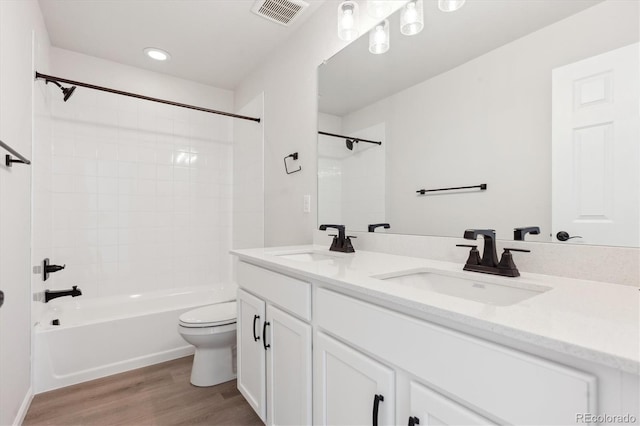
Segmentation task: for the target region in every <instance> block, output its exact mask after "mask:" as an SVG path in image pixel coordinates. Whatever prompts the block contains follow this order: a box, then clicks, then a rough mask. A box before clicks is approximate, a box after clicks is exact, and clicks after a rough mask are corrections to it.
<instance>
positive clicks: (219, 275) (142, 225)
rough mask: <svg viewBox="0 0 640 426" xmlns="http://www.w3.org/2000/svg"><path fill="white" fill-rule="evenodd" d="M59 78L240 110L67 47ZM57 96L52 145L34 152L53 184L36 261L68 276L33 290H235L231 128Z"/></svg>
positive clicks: (78, 94)
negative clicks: (46, 261)
mask: <svg viewBox="0 0 640 426" xmlns="http://www.w3.org/2000/svg"><path fill="white" fill-rule="evenodd" d="M51 74H52V75H55V76H59V77H63V78H67V79H71V80H78V81H82V82H87V83H91V84H96V85H101V86H106V87H111V88H116V89H120V90H128V91H132V92H134V93H140V94H143V95H147V96H155V97H160V98H164V99H169V100H174V101H178V102H184V103H189V104H194V105H198V106H203V107H209V108H215V109H220V110H226V111H232V110H233V98H232V96H233V95H232V92H230V91H227V90H221V89H216V88H213V87H209V86H205V85H201V84H197V83H193V82H189V81H185V80H181V79H178V78H174V77H169V76H166V75H162V74H158V73H154V72H149V71H144V70H140V69H137V68H133V67H129V66H124V65H120V64H116V63H113V62H109V61H105V60H101V59H98V58H94V57H90V56H86V55H82V54H78V53H74V52H70V51H66V50H62V49H57V48H54V49H52V71H51ZM38 84H39V85H42V86H44V82H43V81H40V82H38ZM48 89H49V91H50V95H51V98H52V100H53V101H52V105H53V120H52V132H53V133H52V138H51V139H52V146H45V145H43V144H37V145H36V154H40V151H42V157H45V156H46V155H47V153H49V152H52V155H51V156H50V158H51V163H50V164H49V165H47V164H46V163H45V162H42V163H39V164H35V165H34V173H35V175H36V176H38V178H40V176H41V179H42V180H46V179H49V181H50V182H51V183H50V190H51V206H50V207H51V210H50V211H51V212H52V213H48V214H49V215H50V216H51V217H50V218H49V217H48V218H47V219H48V220H50V223H51V227H52V231H51V234H52V235H51V242H50V244H51V248H52V250H51V251H50V252H49V253H48V254H47V253H45V252H44V251H43V250H37V251H34V258H33V263H34V265H36V264H38V263H39V262H40V261H41V260H42V258H43V257H45V256H46V257H49V258H50V259H51V261H52V262H53V263H56V264H66V265H67V268H66V269H65V270H63V271H61V272H57V273H55V274H52V275H51V278H50V280H48V281H47V282H46V283H43V282H42V281H38V283H39V285H38V286H37V287H35V288H34V290H35V291H37V292H42V291H43V290H44V289H45V288H49V289H66V288H70V287H71V286H72V285H77V286H78V287H80V288H81V290H82V292H83V298H87V297H105V296H111V295H115V294H134V293H144V292H149V291H154V290H163V289H169V288H180V287H188V286H195V285H207V284H212V283H218V282H229V281H230V280H231V259H230V257H229V255H228V250H229V249H230V248H231V205H232V145H231V142H232V140H233V127H232V119H231V118H229V117H224V116H219V115H213V114H208V113H204V112H199V111H194V110H189V109H184V108H178V107H172V106H169V105H163V104H158V103H153V102H149V101H143V100H139V99H133V98H128V97H124V96H119V95H114V94H109V93H104V92H98V91H94V90H90V89H85V88H82V87H78V88H77V89H76V90H75V92H74V94H73V96H72V97H71V98H70V99H69V100H68V101H67V102H63V100H62V96H61V93H60V91H59V90H58V89H57V87H55V86H53V85H51V84H49V85H48ZM36 124H39V123H36ZM47 173H50V174H49V175H48V176H47ZM38 196H39V197H40V196H43V194H38ZM38 201H40V200H38ZM41 212H42V210H41V209H36V210H35V215H36V217H35V221H36V222H38V221H39V217H37V215H39V214H40V213H41ZM45 214H47V213H45ZM39 231H42V232H43V234H42V235H43V238H44V236H45V235H47V231H46V230H40V229H39ZM39 238H40V235H39V234H35V235H34V240H35V244H34V246H35V247H38V248H40V247H45V246H46V244H42V243H41V242H40V241H39Z"/></svg>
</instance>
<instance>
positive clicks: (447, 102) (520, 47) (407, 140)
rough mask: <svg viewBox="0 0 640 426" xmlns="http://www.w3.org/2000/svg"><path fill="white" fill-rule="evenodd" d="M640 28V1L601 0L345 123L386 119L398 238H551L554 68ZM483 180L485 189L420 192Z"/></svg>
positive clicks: (391, 207)
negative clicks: (520, 231)
mask: <svg viewBox="0 0 640 426" xmlns="http://www.w3.org/2000/svg"><path fill="white" fill-rule="evenodd" d="M594 28H605V29H612V28H615V29H616V30H615V31H594ZM638 31H639V28H638V3H637V2H626V3H625V2H611V1H609V2H604V3H602V4H599V5H596V6H594V7H592V8H589V9H586V10H585V11H583V12H580V13H578V14H576V15H573V16H571V17H569V18H567V19H564V20H562V21H559V22H557V23H554V24H552V25H549V26H548V27H545V28H543V29H541V30H538V31H536V32H534V33H532V34H530V35H527V36H525V37H522V38H520V39H518V40H515V41H513V42H511V43H509V44H507V45H504V46H502V47H500V48H497V49H495V50H493V51H491V52H489V53H487V54H485V55H482V56H480V57H478V58H476V59H473V60H471V61H469V62H467V63H465V64H463V65H461V66H459V67H456V68H454V69H453V70H451V71H448V72H445V73H443V74H440V75H438V76H436V77H433V78H431V79H429V80H426V81H424V82H422V83H420V84H417V85H415V86H413V87H411V88H408V89H406V90H403V91H401V92H399V93H396V94H394V95H392V96H390V97H388V98H386V99H383V100H380V101H378V102H376V103H375V104H373V105H369V106H367V107H365V108H363V109H361V110H359V111H355V112H353V113H351V114H349V115H347V116H345V117H343V129H344V131H345V132H346V133H347V134H349V133H350V132H353V131H354V130H357V129H361V128H363V127H367V126H371V125H373V124H376V123H379V122H380V121H383V120H386V125H387V138H386V139H385V142H386V146H387V153H388V156H387V159H388V162H387V184H388V194H387V200H386V201H387V215H388V219H389V221H390V222H391V223H392V229H393V231H394V232H398V233H402V234H418V235H439V236H459V235H462V232H463V231H464V230H465V229H468V228H478V229H481V228H493V229H496V232H497V234H498V236H499V238H503V239H509V238H510V237H511V235H512V230H513V228H515V227H521V226H532V225H535V226H540V228H541V229H542V232H541V235H539V236H528V237H527V239H528V240H539V241H550V233H551V104H552V102H551V70H552V69H554V68H556V67H559V66H562V65H565V64H568V63H572V62H575V61H577V60H581V59H584V58H587V57H591V56H594V55H598V54H601V53H603V52H606V51H609V50H613V49H616V48H619V47H621V46H625V45H628V44H630V43H633V42H634V41H636V40H637V39H638ZM558 40H561V41H562V42H560V43H559V42H558ZM552 46H553V48H551V47H552ZM480 183H486V184H488V189H487V191H484V192H480V191H478V190H472V191H465V192H459V193H453V192H449V193H438V194H431V195H426V196H416V193H415V191H416V190H418V189H420V188H427V189H430V188H447V187H455V186H466V185H477V184H480ZM507 194H508V199H507V197H506V196H507ZM354 229H358V230H363V228H354ZM364 229H366V228H364Z"/></svg>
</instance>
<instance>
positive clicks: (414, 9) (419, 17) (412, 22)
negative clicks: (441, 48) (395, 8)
mask: <svg viewBox="0 0 640 426" xmlns="http://www.w3.org/2000/svg"><path fill="white" fill-rule="evenodd" d="M422 3H423V0H412V1H410V2H409V3H407V4H406V5H405V6H404V7H403V8H402V14H401V15H400V32H401V33H402V34H404V35H414V34H418V33H419V32H420V31H422V29H423V28H424V14H423V10H422V9H423V5H422Z"/></svg>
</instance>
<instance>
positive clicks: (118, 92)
mask: <svg viewBox="0 0 640 426" xmlns="http://www.w3.org/2000/svg"><path fill="white" fill-rule="evenodd" d="M39 78H41V79H44V80H47V81H57V82H59V83H66V84H72V85H74V86H80V87H86V88H87V89H93V90H100V91H102V92H107V93H113V94H116V95H122V96H129V97H132V98H137V99H142V100H145V101H151V102H158V103H161V104H166V105H173V106H177V107H181V108H188V109H194V110H196V111H202V112H209V113H211V114H219V115H226V116H227V117H231V118H239V119H241V120H249V121H255V122H258V123H259V122H260V118H256V117H249V116H246V115H238V114H232V113H230V112H224V111H218V110H215V109H209V108H202V107H199V106H194V105H189V104H183V103H180V102H173V101H168V100H166V99H158V98H152V97H150V96H144V95H138V94H136V93H131V92H125V91H122V90H116V89H110V88H108V87H102V86H96V85H94V84H89V83H82V82H80V81H74V80H69V79H66V78H60V77H54V76H52V75H46V74H41V73H39V72H37V71H36V80H37V79H39Z"/></svg>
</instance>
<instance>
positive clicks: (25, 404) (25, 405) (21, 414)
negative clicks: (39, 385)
mask: <svg viewBox="0 0 640 426" xmlns="http://www.w3.org/2000/svg"><path fill="white" fill-rule="evenodd" d="M31 401H33V388H32V387H30V388H29V389H28V390H27V393H26V395H25V396H24V399H23V400H22V404H21V405H20V409H19V410H18V414H16V418H15V419H14V420H13V424H14V426H19V425H21V424H22V422H24V418H25V417H26V416H27V411H29V406H30V405H31Z"/></svg>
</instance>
